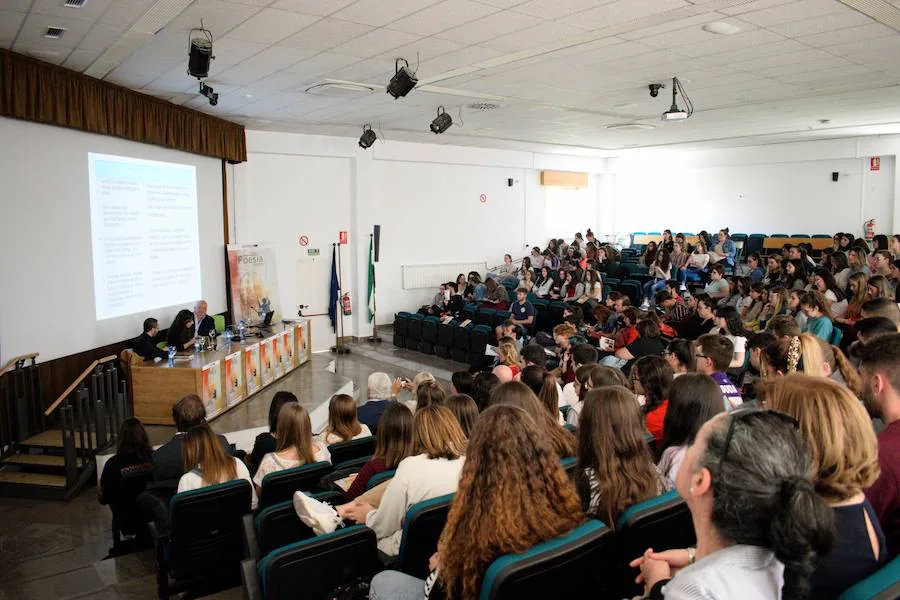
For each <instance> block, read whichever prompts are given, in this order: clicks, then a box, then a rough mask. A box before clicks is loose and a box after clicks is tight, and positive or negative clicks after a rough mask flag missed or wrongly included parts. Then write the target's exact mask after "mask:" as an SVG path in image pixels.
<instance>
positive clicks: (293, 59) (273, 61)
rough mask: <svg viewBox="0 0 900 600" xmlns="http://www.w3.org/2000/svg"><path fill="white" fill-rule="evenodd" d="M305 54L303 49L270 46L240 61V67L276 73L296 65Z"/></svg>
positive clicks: (265, 72)
mask: <svg viewBox="0 0 900 600" xmlns="http://www.w3.org/2000/svg"><path fill="white" fill-rule="evenodd" d="M304 58H309V56H305V55H304V54H303V53H302V51H301V50H298V49H297V48H285V47H284V46H269V47H268V48H266V49H265V50H263V51H262V52H259V53H258V54H254V55H253V56H251V57H250V58H248V59H246V60H244V61H242V62H240V63H238V65H237V66H238V67H242V68H246V69H256V70H258V71H259V72H260V73H263V74H268V73H274V72H276V71H280V70H282V69H285V68H287V67H289V66H291V65H294V64H296V63H298V62H300V61H301V60H303V59H304Z"/></svg>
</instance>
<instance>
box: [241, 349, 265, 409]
mask: <svg viewBox="0 0 900 600" xmlns="http://www.w3.org/2000/svg"><path fill="white" fill-rule="evenodd" d="M244 374H245V376H246V378H247V395H248V396H249V395H251V394H254V393H256V392H257V391H258V390H259V389H260V388H261V387H262V382H261V381H262V380H261V377H260V375H261V374H260V369H259V344H251V345H250V346H247V347H246V348H244Z"/></svg>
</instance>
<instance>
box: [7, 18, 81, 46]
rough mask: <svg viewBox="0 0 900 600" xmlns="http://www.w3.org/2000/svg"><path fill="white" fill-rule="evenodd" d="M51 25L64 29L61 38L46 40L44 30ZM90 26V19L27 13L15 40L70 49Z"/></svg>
mask: <svg viewBox="0 0 900 600" xmlns="http://www.w3.org/2000/svg"><path fill="white" fill-rule="evenodd" d="M51 26H52V27H64V28H65V29H66V32H65V34H64V35H63V37H62V38H61V39H58V40H48V39H46V38H44V32H46V31H47V27H51ZM90 28H91V22H90V21H82V20H81V19H73V18H71V17H59V16H47V15H39V14H36V13H28V16H27V17H25V22H24V23H23V24H22V30H21V32H20V34H19V38H18V40H17V41H18V42H19V43H23V44H48V45H50V46H53V47H56V48H68V49H72V48H74V47H75V46H77V45H78V43H79V42H80V41H81V40H82V38H84V36H85V34H87V32H88V30H89V29H90Z"/></svg>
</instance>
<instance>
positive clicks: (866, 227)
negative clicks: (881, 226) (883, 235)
mask: <svg viewBox="0 0 900 600" xmlns="http://www.w3.org/2000/svg"><path fill="white" fill-rule="evenodd" d="M863 231H864V232H865V238H866V241H867V242H871V241H872V238H874V237H875V219H869V220H868V221H866V222H865V223H863Z"/></svg>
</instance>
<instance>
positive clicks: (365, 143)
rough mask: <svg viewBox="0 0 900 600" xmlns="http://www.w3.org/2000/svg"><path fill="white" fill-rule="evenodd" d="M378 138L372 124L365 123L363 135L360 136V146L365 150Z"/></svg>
mask: <svg viewBox="0 0 900 600" xmlns="http://www.w3.org/2000/svg"><path fill="white" fill-rule="evenodd" d="M377 139H378V136H377V135H375V132H374V131H372V126H371V125H369V124H366V125H363V132H362V135H361V136H359V147H360V148H362V149H363V150H365V149H366V148H369V147H370V146H371V145H372V144H374V143H375V140H377Z"/></svg>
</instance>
